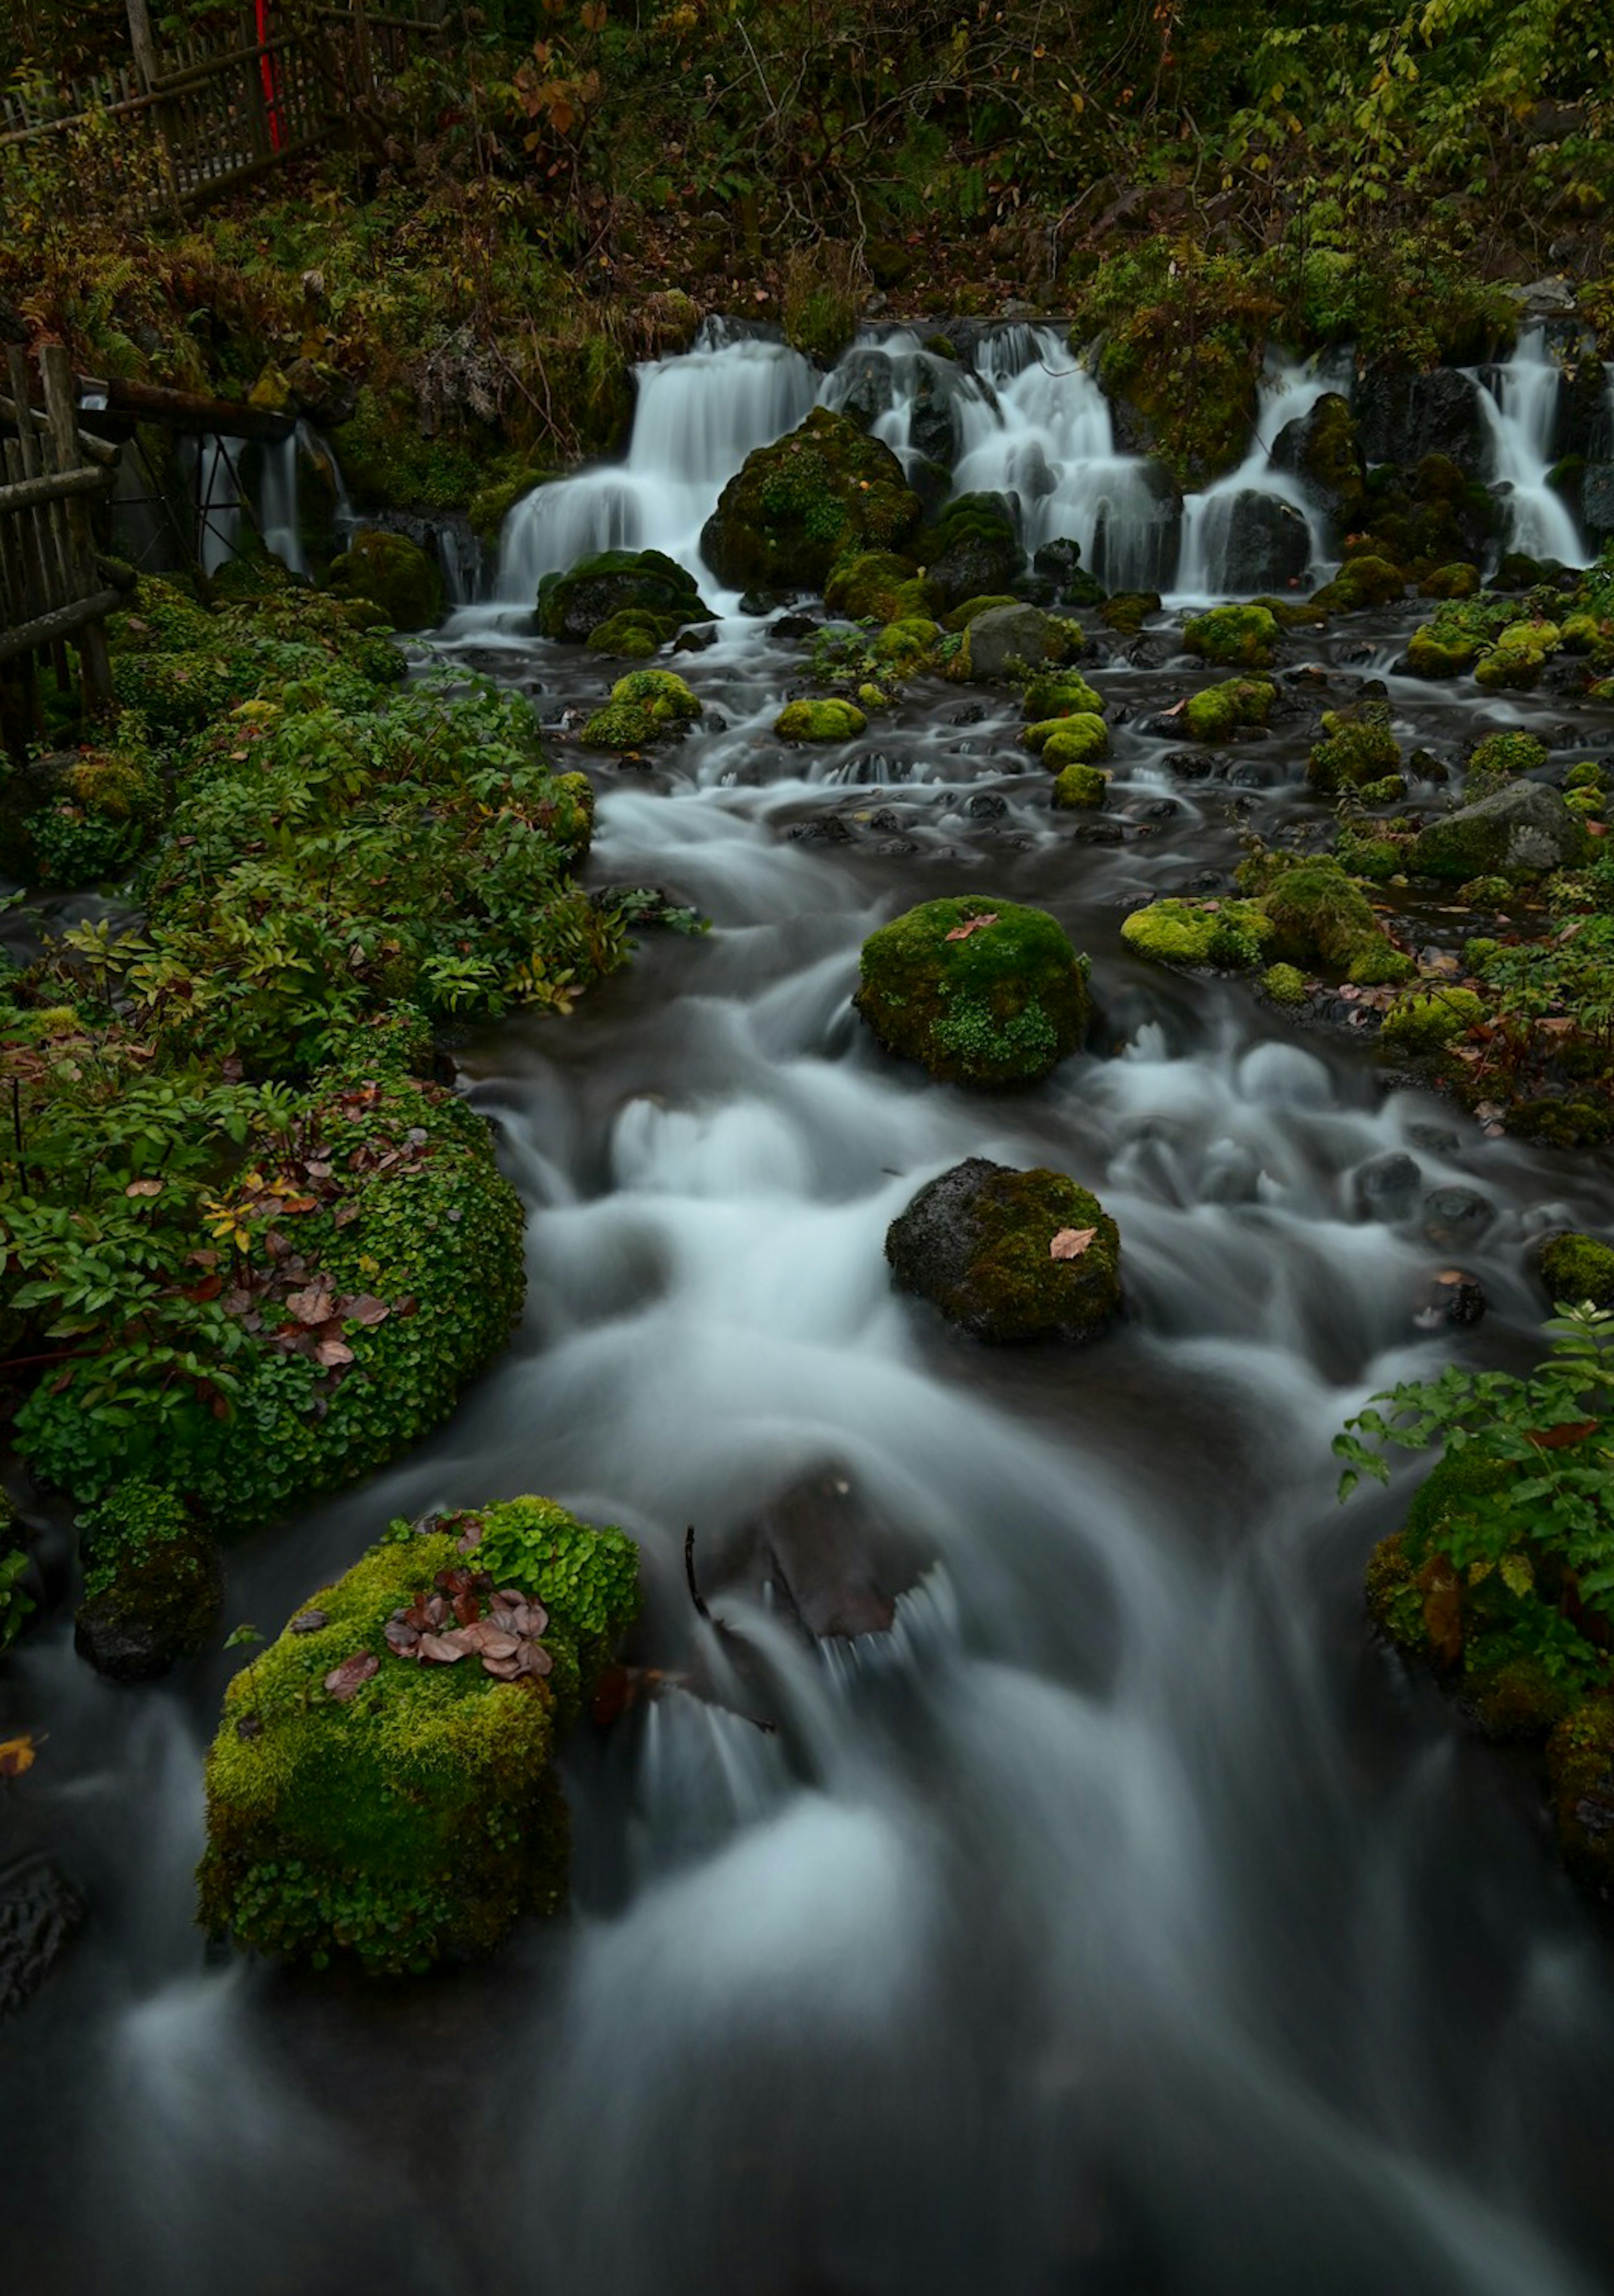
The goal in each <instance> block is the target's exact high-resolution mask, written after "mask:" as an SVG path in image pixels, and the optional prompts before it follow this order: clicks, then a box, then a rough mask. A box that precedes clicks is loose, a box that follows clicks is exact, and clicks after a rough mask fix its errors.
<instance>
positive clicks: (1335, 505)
mask: <svg viewBox="0 0 1614 2296" xmlns="http://www.w3.org/2000/svg"><path fill="white" fill-rule="evenodd" d="M1272 462H1273V464H1274V466H1275V467H1276V468H1277V469H1278V470H1280V471H1289V473H1290V474H1291V475H1292V476H1293V477H1295V478H1297V479H1298V480H1299V481H1300V483H1301V485H1302V486H1303V487H1304V488H1305V491H1306V493H1307V495H1308V496H1310V498H1311V500H1312V501H1313V503H1314V504H1316V506H1317V508H1318V509H1319V510H1320V511H1321V512H1322V515H1323V516H1324V517H1325V518H1326V519H1327V520H1328V521H1329V524H1330V527H1331V528H1332V529H1333V530H1334V531H1335V532H1336V533H1337V534H1338V533H1340V532H1342V531H1343V530H1344V529H1345V528H1346V526H1347V525H1348V524H1350V523H1351V522H1352V521H1354V520H1355V517H1356V515H1357V513H1358V512H1360V510H1361V508H1362V505H1363V497H1364V495H1365V491H1366V483H1367V469H1366V465H1365V464H1364V463H1363V456H1362V446H1361V442H1360V440H1359V439H1357V436H1356V422H1355V416H1354V415H1353V414H1352V413H1351V406H1350V401H1349V399H1347V398H1342V397H1341V396H1340V394H1339V393H1338V391H1335V390H1325V391H1324V392H1323V394H1322V398H1319V399H1317V400H1316V401H1315V402H1314V403H1313V406H1311V407H1310V409H1309V410H1308V411H1307V413H1305V414H1302V415H1298V416H1297V418H1296V420H1295V421H1294V422H1286V423H1285V424H1284V426H1283V428H1282V430H1280V432H1279V433H1278V436H1277V438H1276V439H1275V440H1274V441H1273V445H1272Z"/></svg>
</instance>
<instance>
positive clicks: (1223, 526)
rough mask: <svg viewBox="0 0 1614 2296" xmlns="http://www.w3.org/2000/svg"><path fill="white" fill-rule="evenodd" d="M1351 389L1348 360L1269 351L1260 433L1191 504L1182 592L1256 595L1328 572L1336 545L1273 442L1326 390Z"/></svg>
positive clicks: (1197, 596)
mask: <svg viewBox="0 0 1614 2296" xmlns="http://www.w3.org/2000/svg"><path fill="white" fill-rule="evenodd" d="M1349 388H1350V378H1349V369H1348V365H1342V364H1341V363H1339V362H1338V361H1337V360H1333V359H1325V358H1321V357H1317V358H1311V359H1306V360H1305V361H1298V362H1297V361H1295V360H1292V359H1287V358H1284V357H1281V356H1280V355H1279V354H1277V353H1273V352H1269V353H1268V355H1267V362H1266V372H1265V373H1264V376H1263V377H1262V382H1261V397H1260V401H1259V405H1258V406H1257V409H1256V431H1255V436H1254V437H1253V438H1252V439H1251V440H1250V444H1249V449H1248V453H1247V454H1246V455H1245V457H1244V460H1243V461H1242V462H1241V463H1239V467H1238V469H1237V470H1236V471H1229V472H1228V474H1227V476H1226V477H1225V478H1222V479H1217V480H1215V483H1214V484H1213V485H1211V486H1208V487H1206V489H1205V491H1204V492H1203V493H1202V494H1197V495H1190V496H1188V497H1187V498H1186V500H1185V501H1184V503H1183V505H1182V555H1181V557H1180V558H1179V560H1178V562H1177V578H1176V583H1175V588H1176V592H1177V594H1178V596H1179V597H1181V598H1182V599H1183V600H1185V601H1194V602H1198V601H1201V600H1205V599H1209V598H1225V597H1231V596H1239V595H1242V596H1245V597H1256V596H1258V595H1259V594H1261V593H1262V592H1264V591H1269V590H1278V589H1281V588H1283V587H1285V586H1287V585H1288V584H1289V583H1290V582H1292V581H1301V580H1307V581H1315V580H1317V579H1320V578H1321V576H1322V567H1323V562H1324V560H1325V557H1326V553H1327V549H1328V536H1327V531H1326V529H1325V526H1324V523H1323V521H1322V516H1321V514H1320V513H1319V512H1318V510H1317V508H1316V506H1315V505H1314V504H1313V502H1312V500H1311V498H1310V496H1309V495H1308V494H1307V491H1306V489H1305V487H1303V486H1302V485H1301V483H1300V481H1299V480H1297V478H1295V477H1293V476H1292V475H1291V474H1290V473H1289V471H1281V470H1280V469H1279V468H1278V467H1277V465H1276V463H1274V462H1273V460H1272V448H1273V447H1274V446H1275V445H1276V444H1277V441H1278V438H1279V434H1280V432H1281V431H1282V430H1284V429H1285V427H1286V426H1287V425H1288V424H1289V423H1290V422H1300V421H1303V420H1304V419H1305V416H1306V415H1308V414H1310V413H1311V411H1312V409H1313V406H1315V405H1316V403H1317V401H1318V400H1319V399H1320V398H1322V396H1323V395H1324V393H1325V392H1327V391H1330V390H1338V391H1348V389H1349Z"/></svg>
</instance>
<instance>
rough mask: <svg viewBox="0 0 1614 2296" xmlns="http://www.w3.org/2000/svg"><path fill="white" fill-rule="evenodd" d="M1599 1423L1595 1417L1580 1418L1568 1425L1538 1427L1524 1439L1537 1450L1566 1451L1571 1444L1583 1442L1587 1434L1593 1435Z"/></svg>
mask: <svg viewBox="0 0 1614 2296" xmlns="http://www.w3.org/2000/svg"><path fill="white" fill-rule="evenodd" d="M1600 1424H1601V1422H1600V1421H1598V1420H1595V1419H1582V1420H1580V1421H1578V1422H1577V1423H1575V1424H1574V1425H1572V1426H1569V1427H1538V1428H1536V1429H1535V1430H1534V1431H1532V1432H1531V1433H1529V1434H1528V1435H1527V1436H1526V1437H1525V1440H1526V1442H1527V1443H1533V1444H1534V1445H1535V1446H1536V1449H1537V1450H1538V1451H1567V1450H1568V1449H1569V1447H1570V1445H1571V1444H1573V1443H1584V1442H1585V1439H1586V1437H1587V1436H1588V1435H1594V1434H1595V1433H1596V1432H1597V1430H1598V1427H1599V1425H1600Z"/></svg>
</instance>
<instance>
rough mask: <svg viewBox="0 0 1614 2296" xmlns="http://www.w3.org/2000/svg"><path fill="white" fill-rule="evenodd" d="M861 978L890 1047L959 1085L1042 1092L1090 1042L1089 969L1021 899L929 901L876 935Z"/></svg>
mask: <svg viewBox="0 0 1614 2296" xmlns="http://www.w3.org/2000/svg"><path fill="white" fill-rule="evenodd" d="M853 1002H854V1003H855V1005H857V1008H858V1010H859V1012H860V1013H861V1014H862V1016H863V1018H864V1020H865V1021H868V1023H869V1027H870V1028H871V1029H873V1030H874V1032H875V1034H876V1036H877V1037H878V1038H879V1040H880V1042H881V1043H882V1044H883V1045H884V1046H885V1047H886V1049H887V1050H888V1051H890V1052H893V1053H897V1054H902V1055H903V1056H904V1057H906V1058H907V1059H910V1060H915V1061H918V1062H920V1063H921V1065H922V1066H924V1067H925V1068H926V1069H928V1070H930V1072H931V1074H932V1075H933V1076H937V1077H942V1078H949V1079H951V1080H954V1081H957V1082H959V1083H965V1084H977V1085H1012V1084H1028V1083H1034V1082H1036V1081H1037V1080H1038V1079H1039V1078H1042V1077H1044V1076H1046V1075H1047V1074H1048V1072H1049V1070H1050V1069H1051V1068H1052V1067H1053V1066H1054V1064H1055V1062H1058V1061H1059V1060H1061V1059H1063V1057H1064V1056H1065V1055H1066V1054H1067V1053H1070V1052H1074V1051H1075V1047H1076V1046H1077V1045H1078V1044H1079V1043H1080V1042H1081V1040H1082V1037H1083V1035H1084V1034H1085V1033H1086V1029H1087V1020H1088V996H1087V966H1086V960H1085V959H1084V958H1082V957H1079V956H1078V955H1077V954H1076V952H1075V949H1074V948H1073V947H1071V945H1070V942H1069V941H1068V939H1066V936H1065V933H1064V931H1062V930H1061V928H1060V927H1059V926H1058V924H1057V923H1056V922H1055V921H1054V919H1053V918H1052V917H1050V916H1049V915H1047V914H1045V913H1044V912H1043V911H1042V910H1041V909H1029V908H1024V907H1021V906H1019V905H1018V904H1017V903H1016V902H1013V901H998V900H992V899H991V898H976V899H954V900H942V901H926V903H925V904H924V905H923V906H921V907H919V908H917V909H910V911H909V912H908V914H906V915H905V916H902V917H898V918H897V919H896V921H895V922H893V923H892V924H889V925H884V926H882V927H881V928H880V930H879V931H877V932H875V933H871V934H870V935H869V939H867V940H866V941H865V942H864V944H863V953H862V959H861V982H860V986H859V988H858V991H857V995H856V996H855V997H854V999H853Z"/></svg>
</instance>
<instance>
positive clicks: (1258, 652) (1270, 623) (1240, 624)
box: [1182, 606, 1280, 669]
mask: <svg viewBox="0 0 1614 2296" xmlns="http://www.w3.org/2000/svg"><path fill="white" fill-rule="evenodd" d="M1279 635H1280V633H1279V628H1278V621H1277V617H1276V616H1275V615H1274V614H1273V613H1272V611H1271V609H1270V608H1268V607H1266V606H1213V607H1212V608H1211V610H1210V611H1209V612H1208V613H1206V614H1197V615H1196V616H1195V617H1194V619H1193V620H1192V621H1190V623H1189V625H1188V627H1187V628H1186V629H1185V630H1184V631H1183V633H1182V643H1183V644H1184V645H1185V646H1186V647H1187V648H1188V651H1189V652H1190V653H1197V654H1198V655H1199V656H1200V657H1201V658H1202V659H1203V660H1206V661H1210V662H1215V663H1216V664H1217V666H1218V667H1219V668H1225V669H1270V668H1271V667H1272V663H1273V662H1274V661H1275V660H1277V655H1278V639H1279Z"/></svg>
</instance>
